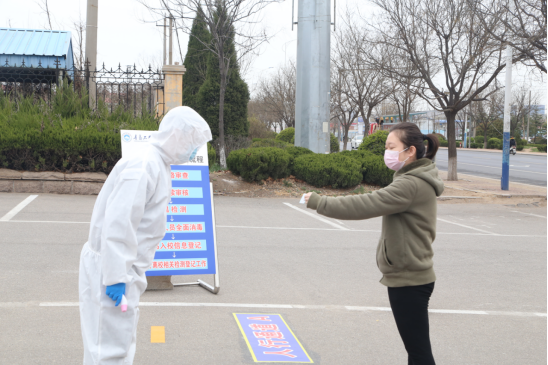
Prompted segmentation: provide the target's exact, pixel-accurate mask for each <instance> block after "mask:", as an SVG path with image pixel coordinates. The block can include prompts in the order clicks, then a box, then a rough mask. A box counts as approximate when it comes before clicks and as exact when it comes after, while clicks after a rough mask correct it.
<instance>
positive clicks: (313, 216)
mask: <svg viewBox="0 0 548 365" xmlns="http://www.w3.org/2000/svg"><path fill="white" fill-rule="evenodd" d="M284 205H287V206H288V207H290V208H293V209H295V210H296V211H299V212H301V213H303V214H306V215H308V216H310V217H312V218H314V219H317V220H319V221H322V222H324V223H327V224H329V225H331V226H333V227H335V228H338V229H340V230H343V231H348V230H349V229H348V228H346V227H343V226H341V225H340V224H337V223H334V222H331V221H330V220H327V219H325V218H322V217H320V216H319V215H317V214H314V213H310V212H307V211H306V210H302V209H300V208H297V207H296V206H294V205H293V204H290V203H284Z"/></svg>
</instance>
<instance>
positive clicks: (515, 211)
mask: <svg viewBox="0 0 548 365" xmlns="http://www.w3.org/2000/svg"><path fill="white" fill-rule="evenodd" d="M512 212H514V213H519V214H525V215H532V216H533V217H539V218H544V219H546V217H545V216H543V215H538V214H533V213H523V212H518V211H517V210H512Z"/></svg>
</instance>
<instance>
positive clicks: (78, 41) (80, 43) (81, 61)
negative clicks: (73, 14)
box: [72, 14, 86, 70]
mask: <svg viewBox="0 0 548 365" xmlns="http://www.w3.org/2000/svg"><path fill="white" fill-rule="evenodd" d="M72 29H73V30H74V35H73V40H74V41H73V47H72V48H73V50H74V63H75V66H76V68H78V69H80V70H83V69H84V68H85V56H86V52H85V49H86V45H85V41H86V34H85V33H86V22H85V21H84V20H83V19H82V14H79V16H78V19H77V20H73V21H72Z"/></svg>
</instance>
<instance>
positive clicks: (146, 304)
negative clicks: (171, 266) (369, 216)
mask: <svg viewBox="0 0 548 365" xmlns="http://www.w3.org/2000/svg"><path fill="white" fill-rule="evenodd" d="M2 304H8V305H5V306H12V307H26V306H30V305H36V302H27V303H0V307H2V306H3V305H2ZM78 305H79V303H78V302H43V303H40V304H39V306H40V307H78ZM139 306H141V307H216V308H257V309H320V310H326V309H327V310H330V309H331V310H344V309H346V310H348V311H361V312H368V311H375V312H391V311H392V309H391V308H390V307H358V306H348V305H314V304H313V305H303V304H247V303H187V302H139ZM428 311H429V312H430V313H440V314H469V315H492V316H493V315H494V316H521V317H546V316H547V315H546V313H537V312H509V311H484V310H482V311H478V310H460V309H429V310H428Z"/></svg>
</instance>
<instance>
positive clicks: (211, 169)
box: [209, 162, 227, 172]
mask: <svg viewBox="0 0 548 365" xmlns="http://www.w3.org/2000/svg"><path fill="white" fill-rule="evenodd" d="M226 170H227V168H226V167H222V166H221V165H220V164H218V163H216V162H215V163H214V164H213V165H210V166H209V172H219V171H226Z"/></svg>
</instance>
